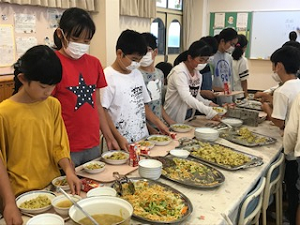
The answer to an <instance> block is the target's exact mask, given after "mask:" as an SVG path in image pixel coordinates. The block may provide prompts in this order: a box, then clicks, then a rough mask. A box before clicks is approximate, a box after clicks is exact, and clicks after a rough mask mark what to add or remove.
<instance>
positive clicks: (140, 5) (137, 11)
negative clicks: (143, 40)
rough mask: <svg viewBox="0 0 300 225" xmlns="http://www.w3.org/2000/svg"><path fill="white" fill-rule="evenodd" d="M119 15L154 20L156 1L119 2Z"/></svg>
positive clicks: (123, 0)
mask: <svg viewBox="0 0 300 225" xmlns="http://www.w3.org/2000/svg"><path fill="white" fill-rule="evenodd" d="M120 15H122V16H137V17H144V18H155V17H156V1H155V0H120Z"/></svg>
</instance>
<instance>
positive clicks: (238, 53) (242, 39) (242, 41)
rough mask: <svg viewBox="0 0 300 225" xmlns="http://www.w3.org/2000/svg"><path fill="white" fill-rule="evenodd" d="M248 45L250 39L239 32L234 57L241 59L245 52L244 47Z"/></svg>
mask: <svg viewBox="0 0 300 225" xmlns="http://www.w3.org/2000/svg"><path fill="white" fill-rule="evenodd" d="M247 45H248V40H247V38H246V36H245V35H243V34H239V35H238V42H237V43H236V45H235V48H234V51H233V52H232V54H231V55H232V58H233V59H234V60H239V59H240V58H241V57H242V55H243V54H244V51H243V48H245V47H246V46H247Z"/></svg>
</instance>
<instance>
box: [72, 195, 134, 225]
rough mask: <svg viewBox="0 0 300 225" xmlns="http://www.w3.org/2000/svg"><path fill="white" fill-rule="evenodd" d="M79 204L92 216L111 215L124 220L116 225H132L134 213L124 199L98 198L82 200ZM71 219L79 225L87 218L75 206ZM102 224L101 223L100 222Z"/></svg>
mask: <svg viewBox="0 0 300 225" xmlns="http://www.w3.org/2000/svg"><path fill="white" fill-rule="evenodd" d="M78 204H79V205H80V206H81V207H82V208H83V209H84V210H85V211H86V212H87V213H89V214H90V215H95V214H110V215H116V216H121V217H122V218H123V219H124V220H123V221H122V222H120V223H116V224H123V223H124V224H126V223H127V224H130V218H131V216H132V213H133V207H132V205H131V204H130V203H129V202H127V201H126V200H124V199H121V198H118V197H113V196H97V197H90V198H85V199H82V200H80V201H79V202H78ZM69 216H70V218H71V219H72V220H73V221H74V222H75V223H77V224H81V223H79V221H80V220H81V219H83V218H85V217H86V216H85V215H84V214H83V213H82V212H81V211H80V210H79V209H77V208H76V207H75V206H72V207H71V208H70V210H69ZM99 224H101V222H99Z"/></svg>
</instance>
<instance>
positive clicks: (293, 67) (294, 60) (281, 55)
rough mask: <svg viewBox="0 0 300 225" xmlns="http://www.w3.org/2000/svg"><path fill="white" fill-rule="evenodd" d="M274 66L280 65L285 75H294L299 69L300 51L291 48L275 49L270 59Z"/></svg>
mask: <svg viewBox="0 0 300 225" xmlns="http://www.w3.org/2000/svg"><path fill="white" fill-rule="evenodd" d="M270 60H271V62H272V63H274V64H275V65H276V64H277V63H279V62H280V63H282V64H283V66H284V69H285V71H286V73H288V74H296V73H297V71H298V70H299V68H300V50H299V49H297V48H295V47H292V46H284V47H281V48H279V49H277V50H276V51H275V52H274V53H273V54H272V55H271V58H270Z"/></svg>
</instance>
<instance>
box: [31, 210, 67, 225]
mask: <svg viewBox="0 0 300 225" xmlns="http://www.w3.org/2000/svg"><path fill="white" fill-rule="evenodd" d="M37 224H43V225H53V224H55V225H64V224H65V221H64V219H63V218H62V217H61V216H59V215H56V214H54V213H44V214H41V215H38V216H34V217H32V218H31V219H29V220H28V221H27V223H26V225H37Z"/></svg>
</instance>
